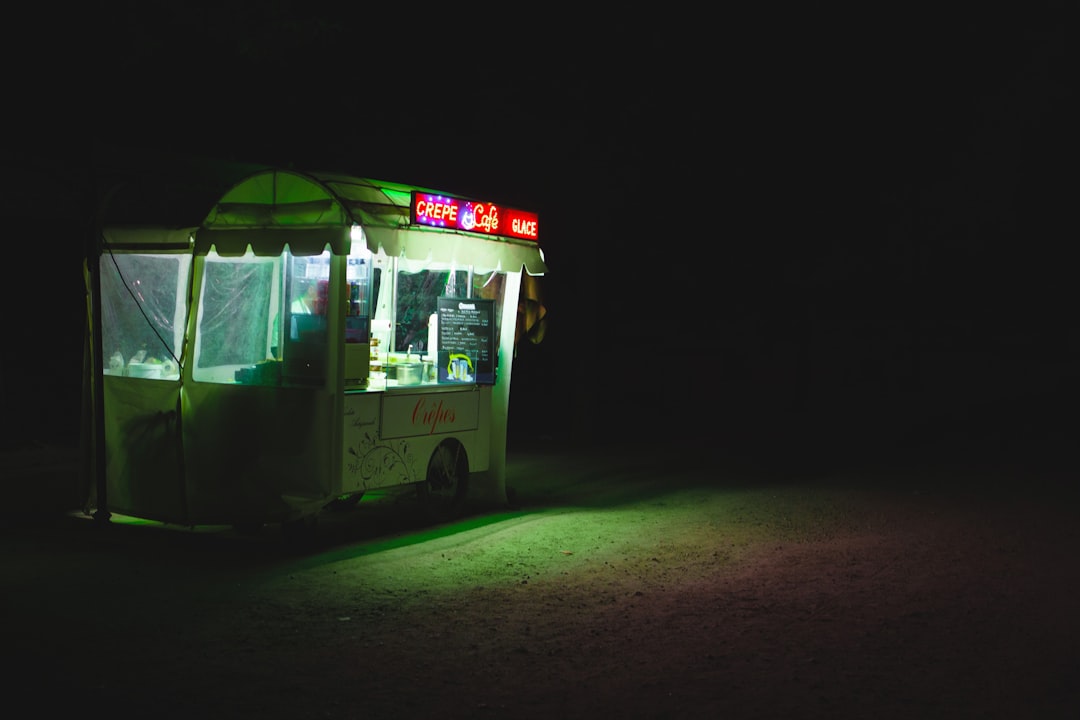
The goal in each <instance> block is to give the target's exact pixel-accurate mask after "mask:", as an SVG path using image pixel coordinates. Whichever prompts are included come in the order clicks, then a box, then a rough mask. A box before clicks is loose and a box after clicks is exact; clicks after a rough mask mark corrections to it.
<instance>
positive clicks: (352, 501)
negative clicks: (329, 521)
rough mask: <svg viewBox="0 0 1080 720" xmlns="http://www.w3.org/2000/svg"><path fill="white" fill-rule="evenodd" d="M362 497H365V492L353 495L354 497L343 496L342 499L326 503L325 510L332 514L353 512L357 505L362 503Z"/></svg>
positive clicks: (337, 498) (338, 498)
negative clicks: (345, 511)
mask: <svg viewBox="0 0 1080 720" xmlns="http://www.w3.org/2000/svg"><path fill="white" fill-rule="evenodd" d="M362 497H364V493H363V492H358V493H353V494H352V495H342V496H341V497H336V498H334V499H333V500H331V501H330V502H328V503H326V505H325V508H326V509H327V510H329V511H331V512H341V511H344V510H352V509H353V508H354V507H356V503H358V502H360V498H362Z"/></svg>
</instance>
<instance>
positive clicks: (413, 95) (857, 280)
mask: <svg viewBox="0 0 1080 720" xmlns="http://www.w3.org/2000/svg"><path fill="white" fill-rule="evenodd" d="M198 6H199V4H198V3H196V4H195V5H194V6H193V5H191V4H185V5H183V6H181V5H178V4H176V5H173V4H164V3H130V4H123V5H122V6H121V7H120V8H118V9H115V10H102V9H100V8H97V9H94V10H90V9H86V10H83V11H80V12H86V13H88V14H87V15H86V16H85V18H80V20H82V21H83V22H72V23H70V24H65V25H64V26H62V27H61V26H58V25H57V24H56V23H55V21H50V22H49V23H46V21H45V20H42V21H41V24H40V25H39V26H38V27H39V28H47V31H46V32H45V33H43V35H42V37H43V38H46V41H45V42H37V43H33V42H30V43H27V44H26V45H27V46H26V47H24V48H22V49H21V51H20V52H19V53H16V54H14V55H13V56H12V58H11V60H10V62H12V63H16V65H14V66H30V65H34V64H40V63H43V62H44V61H45V60H47V59H49V58H50V57H55V56H56V55H57V54H59V55H60V56H62V57H64V59H65V60H66V62H64V63H61V64H59V65H56V64H54V65H52V68H53V69H52V70H50V71H48V74H47V78H48V81H47V82H44V83H42V82H41V80H33V79H31V78H30V76H29V75H26V76H25V79H23V80H20V79H16V80H15V86H14V87H13V88H12V90H11V93H10V94H9V97H13V98H17V99H18V101H19V105H20V106H21V109H22V112H19V113H16V116H17V120H16V128H17V129H16V130H15V131H14V132H13V133H12V134H10V135H9V138H12V139H14V140H15V147H14V148H13V150H12V152H11V157H13V158H14V160H15V161H14V163H13V165H14V167H15V168H16V172H14V173H11V174H9V176H8V179H7V185H8V189H7V190H6V196H7V199H8V200H9V201H11V200H13V199H14V200H15V201H17V204H18V205H21V206H22V207H23V208H24V210H25V208H27V207H30V208H33V213H32V214H33V216H34V217H33V218H32V219H31V220H30V222H28V224H27V225H28V228H32V229H31V230H29V231H30V232H34V233H36V234H42V233H44V232H45V230H43V229H42V228H41V223H40V222H39V220H40V217H41V216H42V214H51V217H53V218H56V219H60V218H61V217H65V219H70V220H73V221H75V222H76V223H78V222H79V221H80V220H85V213H86V208H87V206H88V205H92V204H93V203H92V199H90V197H91V196H90V195H88V194H87V190H86V188H87V181H88V179H91V178H92V177H93V171H92V165H93V162H94V160H93V158H95V157H100V156H102V154H104V155H107V154H108V152H109V148H111V147H114V146H123V147H126V148H136V150H138V149H140V148H141V149H145V150H146V151H147V153H148V155H149V153H150V152H151V151H152V152H154V153H165V154H175V155H177V156H188V155H193V154H194V155H200V156H206V157H211V158H218V159H223V160H235V161H244V162H252V163H269V164H278V165H284V166H293V167H296V168H298V169H311V170H337V171H342V172H347V173H350V174H354V175H360V176H369V177H376V178H381V179H386V180H395V181H400V182H406V183H412V184H417V185H424V186H429V187H435V188H439V189H445V190H448V191H452V192H458V193H461V194H468V195H473V196H478V197H485V198H488V199H491V200H495V201H499V202H503V203H506V204H511V205H517V206H520V207H523V208H526V209H534V210H537V211H538V212H540V215H541V222H542V228H543V230H542V233H543V245H544V247H545V250H546V252H547V256H548V260H549V265H550V267H551V273H550V276H549V277H548V278H546V279H545V288H546V291H547V293H548V300H549V308H550V311H551V320H552V324H551V330H550V334H549V339H548V341H545V343H543V344H542V345H541V346H537V347H534V348H526V349H524V350H523V352H522V358H521V363H522V371H521V372H515V387H516V388H517V386H518V385H519V379H520V387H521V390H520V391H519V392H518V396H519V397H521V398H523V399H522V400H521V401H520V403H519V404H528V403H534V404H535V403H540V401H541V398H544V399H545V400H548V401H550V399H551V397H552V393H550V392H549V389H550V386H551V385H552V384H558V385H559V387H560V393H562V396H561V397H560V394H559V393H556V394H555V396H554V397H556V398H558V399H557V401H556V402H555V404H556V405H561V406H567V405H570V406H575V407H577V409H578V410H581V411H582V412H577V413H576V415H577V416H579V417H591V418H592V420H590V422H591V423H592V424H593V426H594V427H600V428H603V427H604V426H605V420H604V418H605V417H607V416H609V415H615V416H619V415H621V416H624V417H625V416H626V415H627V414H628V413H633V412H639V413H642V414H644V415H647V416H649V417H652V418H657V417H659V418H661V419H660V421H659V422H660V423H661V424H666V425H671V424H673V423H676V422H682V421H677V420H674V419H672V416H673V413H674V411H675V410H676V408H677V407H678V406H680V405H681V404H683V403H684V402H686V401H687V399H688V398H693V397H695V396H699V393H696V392H693V391H690V390H687V386H688V381H694V380H696V379H699V378H702V377H707V378H710V382H709V385H710V388H711V389H712V391H714V395H710V396H709V397H710V398H711V406H712V407H714V408H715V407H717V406H720V407H722V408H724V409H725V410H724V412H727V413H728V414H729V416H728V418H727V420H726V421H725V422H726V427H734V426H738V425H740V424H745V425H747V426H751V427H755V428H757V427H761V425H760V423H762V422H766V421H765V420H762V419H761V418H759V417H754V418H753V422H750V421H747V422H746V423H742V422H741V421H740V420H737V419H736V418H735V416H741V417H744V418H749V417H751V416H757V415H762V416H765V415H767V416H769V417H775V416H778V415H790V416H792V417H798V418H802V419H805V418H806V417H807V416H808V414H809V416H813V415H814V414H815V413H819V412H820V413H821V414H822V415H823V416H824V415H828V416H829V419H830V420H836V419H837V418H843V419H844V421H843V423H842V425H843V426H844V427H850V426H855V425H859V424H860V421H859V418H861V417H865V416H866V415H867V414H876V415H878V416H881V415H885V414H888V413H889V412H891V408H894V407H895V406H897V405H899V404H903V400H902V399H903V398H904V397H911V396H913V394H914V393H921V395H920V396H921V397H931V396H933V395H934V393H935V392H936V391H935V390H933V389H932V388H935V387H937V386H936V385H935V383H946V384H947V381H946V380H944V379H942V378H936V377H927V373H933V372H934V371H933V370H932V368H930V365H931V363H928V362H923V363H922V365H921V367H922V369H921V371H920V372H921V373H922V374H921V375H920V374H919V372H914V371H912V370H911V369H910V368H911V367H915V365H917V363H916V361H915V360H913V358H917V357H924V358H925V357H928V356H929V355H934V357H937V356H938V355H940V354H941V353H942V352H945V351H947V350H950V349H951V350H954V351H959V350H963V351H965V352H967V353H968V354H969V355H971V354H972V353H974V354H975V355H977V354H978V353H982V354H984V355H987V356H992V357H995V358H1002V357H1004V356H1006V355H1007V356H1008V357H1009V358H1010V362H1012V365H1009V367H1012V368H1013V370H1012V371H1011V372H1013V373H1015V376H1014V377H1012V378H1010V379H1009V381H1008V382H1007V383H1005V385H1007V386H1008V388H1009V389H1008V391H1007V393H1006V394H1008V396H1009V397H1010V398H1014V397H1015V396H1016V395H1017V394H1018V393H1019V394H1024V393H1025V392H1027V391H1025V389H1024V388H1025V387H1026V388H1028V389H1029V390H1030V393H1029V394H1031V395H1032V396H1035V395H1037V396H1038V397H1039V401H1040V402H1041V403H1042V402H1045V395H1046V394H1047V393H1050V394H1054V392H1056V390H1055V388H1057V387H1058V386H1057V385H1055V386H1053V387H1051V388H1047V387H1046V383H1045V382H1043V383H1042V384H1039V383H1034V382H1031V383H1028V382H1027V380H1028V379H1029V378H1035V377H1042V378H1045V377H1046V376H1047V373H1056V374H1055V375H1054V377H1055V378H1059V380H1060V381H1061V382H1062V383H1064V382H1065V381H1068V382H1072V380H1071V377H1070V376H1069V375H1068V374H1063V373H1064V370H1063V369H1064V368H1065V367H1067V366H1068V365H1069V363H1070V362H1071V361H1074V360H1075V359H1076V352H1077V349H1078V347H1080V341H1078V340H1077V339H1076V331H1075V329H1074V328H1073V321H1072V315H1071V311H1068V310H1066V309H1065V308H1067V307H1069V306H1070V302H1071V301H1072V300H1074V295H1075V291H1074V290H1073V286H1074V283H1073V282H1072V276H1073V270H1072V268H1073V265H1072V260H1073V259H1074V258H1075V253H1074V252H1073V251H1072V250H1071V247H1072V243H1071V242H1070V240H1069V237H1070V231H1071V229H1072V226H1073V224H1074V220H1073V213H1072V210H1071V207H1072V205H1073V203H1074V202H1075V198H1076V197H1077V183H1076V180H1075V177H1076V174H1075V170H1074V168H1075V167H1076V159H1077V151H1076V140H1075V137H1074V128H1075V127H1076V112H1075V82H1074V80H1075V77H1074V74H1073V72H1072V70H1071V67H1072V66H1073V65H1075V51H1074V49H1073V48H1071V47H1069V46H1068V45H1067V44H1066V37H1065V28H1066V27H1067V25H1066V24H1065V22H1064V18H1063V17H1057V16H1056V14H1055V13H1056V10H1055V8H1054V7H1053V6H1052V5H1051V6H1047V7H1049V8H1050V9H1049V10H1048V11H1046V12H1045V13H1044V12H1043V11H1042V10H1041V9H1040V10H1038V11H1037V12H1036V11H1031V10H1028V11H1025V14H1024V15H1023V16H1019V15H1017V14H1016V13H1015V12H1005V11H996V12H995V11H989V10H980V12H979V13H977V14H969V13H960V12H957V13H951V14H950V13H948V12H942V11H940V10H939V11H936V12H935V13H934V14H929V15H918V14H915V13H914V11H912V10H909V11H908V13H907V14H905V13H900V12H897V13H886V12H884V11H873V14H867V13H863V14H856V15H852V14H850V13H842V12H839V11H835V12H832V13H829V12H825V11H821V10H819V9H817V8H814V9H812V10H800V11H797V12H787V11H785V12H779V11H769V12H765V11H760V12H758V11H753V10H737V11H721V12H719V13H714V12H709V13H708V14H702V15H701V16H694V15H692V14H691V15H688V14H686V13H675V12H673V11H669V12H657V11H655V10H653V11H650V12H649V13H647V14H645V13H643V14H641V15H640V16H634V15H623V16H620V17H618V18H609V17H603V18H598V19H596V20H593V21H588V22H580V21H576V20H574V21H571V20H569V19H568V18H566V17H557V18H556V17H544V16H543V15H542V13H534V14H532V15H530V16H529V17H528V18H527V19H526V20H521V19H515V20H511V19H510V18H509V16H507V17H506V18H505V19H504V18H503V17H498V18H496V19H495V20H490V19H483V20H478V19H477V18H475V17H473V15H474V14H475V13H471V12H470V13H461V12H457V13H455V12H452V11H446V12H444V13H443V14H440V15H435V16H433V15H427V14H424V15H421V14H419V13H418V12H417V11H414V10H413V9H411V8H406V9H404V10H401V11H398V12H391V11H381V12H380V13H378V17H376V15H373V14H369V13H368V11H367V9H362V8H357V7H341V8H338V9H337V10H336V11H334V12H333V13H328V14H326V15H322V16H311V15H309V14H307V13H306V9H307V8H306V6H303V5H300V4H296V3H287V2H279V3H258V4H250V3H240V2H235V1H233V2H218V3H213V4H206V6H205V7H204V8H200V7H198ZM500 15H505V13H502V14H500ZM19 77H23V76H21V75H20V76H19ZM43 89H45V90H46V91H45V92H43ZM31 98H32V99H31ZM23 214H24V215H27V214H30V213H26V212H24V213H23ZM23 219H27V218H25V217H24V218H23ZM45 224H46V225H48V224H49V223H45ZM1071 234H1075V233H1071ZM69 250H71V251H73V252H70V253H66V254H65V256H61V255H57V256H55V258H54V261H55V263H56V265H57V268H58V269H57V271H56V272H57V274H58V275H60V276H62V277H64V278H66V279H67V280H66V281H65V282H69V281H70V280H71V279H74V280H75V282H76V283H77V282H79V278H78V274H77V262H78V259H77V257H78V255H79V252H74V251H75V250H78V251H80V252H81V247H80V246H79V245H78V244H77V243H74V244H72V245H71V247H70V248H69ZM67 255H70V257H67ZM51 262H52V261H51ZM60 268H63V269H60ZM73 269H74V270H75V271H74V272H73ZM79 291H81V288H78V286H76V290H75V291H74V295H75V296H76V297H77V295H78V292H79ZM76 320H77V321H80V322H81V319H79V318H78V317H76ZM25 327H26V328H28V329H26V330H25V334H24V336H22V340H27V338H28V337H30V338H32V337H33V335H34V331H33V330H32V329H31V328H33V327H34V325H33V323H29V324H27V325H25ZM78 333H79V325H78V322H76V323H75V324H74V325H73V326H72V327H66V328H65V332H64V340H63V341H62V342H60V343H59V345H58V346H62V347H64V350H63V352H62V357H63V358H64V360H62V361H61V360H57V361H53V362H51V363H50V370H49V372H50V374H56V373H57V372H59V367H60V366H62V367H63V373H64V375H65V377H66V376H67V375H66V374H67V372H68V371H69V369H70V368H69V365H71V363H70V359H71V358H72V357H73V356H78V355H79V352H78V346H77V345H73V343H72V340H71V338H69V337H68V336H69V335H74V336H77V335H78ZM5 345H6V346H5V353H4V365H3V368H2V369H3V372H4V373H5V374H9V373H10V368H12V367H13V366H14V365H15V364H16V363H18V362H19V360H18V358H19V357H20V355H19V353H20V352H21V350H19V348H18V343H17V342H16V341H13V340H11V341H9V340H6V341H5ZM583 348H586V349H587V353H586V356H587V357H588V358H590V360H589V363H588V367H587V368H586V367H583V366H579V365H577V364H576V363H574V362H568V358H571V357H581V356H582V349H583ZM1017 358H1020V359H1017ZM935 362H936V361H935ZM913 363H915V364H914V365H913ZM998 364H999V365H1001V366H1002V367H1004V366H1005V364H1003V363H998ZM568 365H569V367H567V366H568ZM597 366H599V367H601V368H603V371H602V373H601V376H597V370H596V367H597ZM653 366H656V367H658V368H663V369H662V370H659V371H658V372H657V371H653V370H648V371H644V377H648V378H656V377H660V378H662V380H661V382H660V385H661V386H662V387H664V388H666V389H664V390H662V391H659V390H656V389H655V387H651V389H650V390H648V391H647V392H636V393H629V394H628V393H627V392H626V389H627V388H631V387H635V385H640V384H641V380H642V378H643V368H646V367H653ZM676 367H677V368H679V369H678V370H672V369H671V368H676ZM74 369H75V373H76V374H77V373H78V369H79V366H78V365H75V366H74ZM566 373H569V374H571V375H572V376H573V377H574V378H575V380H574V381H573V382H569V383H567V382H565V374H566ZM585 377H591V378H593V380H591V381H590V382H589V383H586V382H585V381H584V380H583V378H585ZM942 377H944V376H942ZM950 377H951V376H950ZM649 384H650V386H653V385H654V383H652V382H650V383H649ZM586 385H587V386H588V389H586ZM1059 385H1060V383H1059ZM3 387H4V392H5V395H11V394H12V393H13V392H14V389H13V387H14V385H13V384H12V383H10V382H5V384H4V386H3ZM68 387H69V388H70V384H69V385H68ZM1067 390H1068V391H1069V392H1075V387H1073V386H1069V387H1068V388H1067ZM965 392H966V394H965V395H964V397H963V398H961V399H957V398H951V399H949V400H948V401H947V402H946V401H942V405H943V406H946V405H947V406H948V407H949V408H950V410H949V412H953V408H955V406H957V405H958V404H959V405H965V404H966V405H979V406H981V403H983V402H985V401H987V400H988V399H992V398H993V396H994V395H995V393H997V394H998V395H1000V394H1002V392H1004V391H1000V390H994V389H992V388H987V390H986V392H985V393H984V394H982V395H980V394H979V393H978V392H977V391H975V390H970V391H965ZM868 394H869V396H870V398H871V399H870V400H867V399H866V398H867V395H868ZM646 396H648V397H646ZM972 396H974V397H972ZM763 398H764V400H762V399H763ZM646 400H647V402H646ZM762 407H768V408H770V409H769V410H768V411H767V412H766V411H763V410H761V408H762ZM1043 407H1045V405H1043ZM754 408H757V409H754ZM882 408H885V409H882ZM512 414H513V413H512ZM556 415H557V413H556ZM552 421H553V415H552V413H550V412H549V413H544V414H542V417H541V419H540V420H537V421H536V423H535V424H536V425H537V426H538V428H539V429H544V428H549V427H550V426H551V425H552ZM651 422H653V424H655V422H656V421H655V420H654V421H651ZM524 424H525V422H524V421H523V422H522V423H521V425H524ZM646 424H647V423H645V422H643V423H642V425H643V426H644V425H646Z"/></svg>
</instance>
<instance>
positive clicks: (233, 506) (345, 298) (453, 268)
mask: <svg viewBox="0 0 1080 720" xmlns="http://www.w3.org/2000/svg"><path fill="white" fill-rule="evenodd" d="M538 230H539V226H538V218H537V215H536V214H535V213H532V212H526V211H521V210H517V209H514V208H508V207H504V206H501V205H499V204H495V203H490V202H486V201H477V200H475V199H471V198H465V197H460V196H454V195H451V194H448V193H443V192H438V191H433V190H429V189H426V188H420V187H414V186H410V185H403V184H398V183H390V182H381V181H375V180H370V179H366V178H357V177H350V176H346V175H340V174H330V173H315V172H306V171H295V170H291V169H289V170H285V169H278V168H260V169H259V170H257V171H255V172H252V173H251V174H249V175H246V176H244V177H243V178H241V179H240V180H239V181H237V182H235V183H234V184H232V185H231V186H230V187H229V189H227V190H226V191H225V192H224V194H222V195H221V196H220V197H218V198H217V199H216V201H215V202H213V203H212V206H211V207H210V208H209V209H208V212H207V214H206V216H205V219H204V220H203V221H202V222H201V223H200V224H199V225H198V226H194V227H173V226H169V225H168V224H159V225H155V224H153V223H149V224H147V223H141V224H138V225H120V224H117V225H112V224H110V225H102V227H100V231H99V235H100V237H99V238H98V242H97V247H96V249H94V250H92V251H91V252H88V263H87V270H86V278H87V287H88V296H89V297H90V298H91V300H90V302H89V307H90V311H89V312H88V318H89V332H88V338H89V339H90V341H89V343H88V347H89V348H91V350H92V352H90V353H88V357H91V358H96V360H93V359H92V360H91V361H90V362H89V363H88V366H89V368H90V369H89V370H88V377H89V381H88V382H87V383H86V386H87V388H88V393H87V395H88V397H89V400H88V402H87V403H84V405H93V407H94V412H92V413H87V415H88V416H89V417H90V418H91V419H90V421H89V422H88V424H89V425H90V426H91V428H92V432H91V433H90V434H91V436H92V438H93V442H92V443H90V445H91V446H92V447H93V448H94V451H93V452H92V460H93V462H92V463H91V465H92V466H94V467H96V468H97V471H96V472H95V473H94V475H95V477H94V482H92V483H87V486H88V490H87V497H86V507H87V509H88V512H89V511H90V509H92V508H96V514H97V516H98V517H101V516H104V517H105V518H107V517H108V516H109V515H111V514H112V513H119V514H123V515H127V516H133V517H136V518H144V519H148V520H155V521H160V522H164V523H170V524H178V525H183V526H196V525H220V524H228V525H233V526H235V527H237V528H258V527H261V526H263V525H265V524H274V523H280V524H281V525H282V527H283V528H286V529H288V528H294V527H300V526H303V525H305V524H307V523H309V522H310V521H311V520H313V519H314V518H315V517H317V516H318V514H319V513H320V512H321V511H322V510H323V509H325V508H326V507H328V506H331V505H340V504H349V503H354V502H356V501H357V500H358V499H359V498H360V497H361V496H362V495H363V494H364V493H365V492H368V491H371V490H374V489H382V488H390V487H395V486H403V485H412V486H415V487H416V488H417V489H418V491H419V494H420V497H421V500H422V503H421V507H423V508H424V509H425V510H426V511H428V512H429V513H430V514H431V516H432V517H433V518H435V519H440V518H448V517H451V516H452V515H453V514H455V513H457V512H459V511H460V510H461V509H462V507H463V506H464V504H465V503H466V502H467V500H468V499H469V498H472V499H474V500H479V501H487V500H491V501H495V502H496V503H498V502H505V499H506V495H505V453H506V428H507V412H508V405H509V397H510V379H511V368H512V363H513V358H514V354H515V353H514V349H515V347H514V346H515V330H516V325H517V322H518V299H519V298H518V295H519V289H520V287H521V281H522V278H523V276H539V275H542V274H544V273H545V271H546V266H545V263H544V260H543V255H542V253H541V250H540V247H539V245H538V236H539V233H538Z"/></svg>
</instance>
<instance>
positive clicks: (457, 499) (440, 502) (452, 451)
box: [418, 440, 469, 522]
mask: <svg viewBox="0 0 1080 720" xmlns="http://www.w3.org/2000/svg"><path fill="white" fill-rule="evenodd" d="M468 485H469V458H468V457H467V456H466V454H465V448H464V447H463V446H462V445H461V443H459V442H458V441H457V440H444V441H443V442H441V443H439V446H438V447H436V448H435V452H433V453H432V454H431V460H429V461H428V467H427V480H426V481H424V482H422V483H420V484H419V486H418V488H419V493H420V501H421V504H422V506H423V508H424V513H425V514H426V515H427V516H428V518H429V519H431V520H434V521H436V522H441V521H443V520H449V519H451V518H453V517H455V516H456V515H457V514H458V513H460V512H461V508H462V506H463V505H464V504H465V495H466V493H467V491H468Z"/></svg>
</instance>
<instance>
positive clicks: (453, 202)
mask: <svg viewBox="0 0 1080 720" xmlns="http://www.w3.org/2000/svg"><path fill="white" fill-rule="evenodd" d="M409 216H410V220H411V221H412V223H413V224H414V225H430V226H432V227H439V228H449V229H451V230H464V231H465V232H473V233H480V234H482V235H504V236H506V237H512V238H520V239H522V240H532V241H533V242H536V241H537V240H538V239H539V237H540V218H539V217H538V216H537V214H536V213H531V212H525V211H524V210H514V209H513V208H508V207H503V206H502V205H496V204H495V203H488V202H477V201H475V200H463V199H461V198H456V197H450V196H449V195H437V194H435V193H428V192H420V191H419V190H413V191H412V207H411V208H410V210H409Z"/></svg>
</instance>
